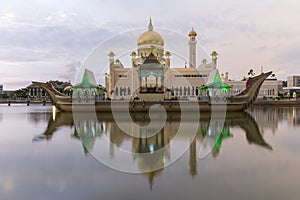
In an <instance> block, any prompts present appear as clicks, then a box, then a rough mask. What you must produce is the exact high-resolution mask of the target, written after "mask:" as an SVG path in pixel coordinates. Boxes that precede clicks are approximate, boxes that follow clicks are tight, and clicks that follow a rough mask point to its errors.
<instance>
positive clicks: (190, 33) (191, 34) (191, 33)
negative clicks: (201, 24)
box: [189, 28, 197, 37]
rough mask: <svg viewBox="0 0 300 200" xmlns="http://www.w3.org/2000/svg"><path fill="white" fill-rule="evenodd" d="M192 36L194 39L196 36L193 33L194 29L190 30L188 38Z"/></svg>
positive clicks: (194, 32)
mask: <svg viewBox="0 0 300 200" xmlns="http://www.w3.org/2000/svg"><path fill="white" fill-rule="evenodd" d="M192 36H194V37H196V36H197V33H196V31H194V28H192V30H191V32H189V37H192Z"/></svg>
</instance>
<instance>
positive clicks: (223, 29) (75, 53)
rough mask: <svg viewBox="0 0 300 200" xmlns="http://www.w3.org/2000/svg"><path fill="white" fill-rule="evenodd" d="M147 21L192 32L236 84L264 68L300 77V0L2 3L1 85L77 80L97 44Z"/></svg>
mask: <svg viewBox="0 0 300 200" xmlns="http://www.w3.org/2000/svg"><path fill="white" fill-rule="evenodd" d="M150 16H151V17H152V19H153V24H154V27H158V28H164V29H171V30H174V31H177V32H179V33H182V34H184V35H187V34H188V32H189V31H190V30H191V27H194V29H195V30H196V31H197V33H198V38H197V40H198V45H200V46H202V47H204V48H205V49H206V50H207V51H208V52H211V51H213V50H216V51H217V52H218V53H219V54H220V55H219V69H220V71H221V72H226V71H228V72H229V76H230V78H232V79H235V80H239V79H241V78H242V77H243V76H244V75H246V74H247V72H248V71H249V69H250V68H253V69H254V71H255V72H257V73H260V70H261V66H264V70H265V71H267V70H273V71H274V72H275V74H276V75H277V77H279V78H280V79H286V77H287V76H288V75H294V74H298V75H299V74H300V56H299V55H300V26H299V24H300V1H297V0H251V1H250V0H249V1H248V0H243V1H241V0H226V1H224V0H210V1H207V0H206V1H204V0H194V1H192V0H185V1H166V0H151V1H149V0H147V1H141V0H140V1H134V0H126V1H124V0H116V1H113V0H99V1H96V0H40V1H38V0H27V1H18V0H7V1H6V0H1V1H0V47H1V48H0V84H3V85H4V89H17V88H20V87H26V86H27V85H29V84H30V82H31V81H32V80H37V81H47V80H50V79H52V80H55V79H59V80H71V81H73V80H74V79H75V74H76V70H78V68H79V66H80V63H83V62H84V59H85V58H86V57H87V56H88V54H89V53H90V52H91V51H92V50H93V49H94V48H95V47H96V46H97V45H98V44H99V43H102V42H104V41H106V40H107V39H109V38H111V36H112V35H117V34H120V33H122V32H125V31H131V30H135V29H140V28H143V29H145V30H146V27H147V25H148V21H149V17H150ZM143 29H141V30H143ZM142 32H143V31H141V34H142ZM136 40H137V38H136ZM187 40H188V38H187ZM134 42H136V41H134ZM134 45H135V43H134ZM123 59H126V57H124V58H123ZM128 59H130V58H129V57H128Z"/></svg>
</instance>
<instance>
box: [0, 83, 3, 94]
mask: <svg viewBox="0 0 300 200" xmlns="http://www.w3.org/2000/svg"><path fill="white" fill-rule="evenodd" d="M0 94H3V85H0Z"/></svg>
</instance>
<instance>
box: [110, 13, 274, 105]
mask: <svg viewBox="0 0 300 200" xmlns="http://www.w3.org/2000/svg"><path fill="white" fill-rule="evenodd" d="M188 37H189V41H188V45H189V64H188V66H183V67H182V68H171V53H170V52H169V51H165V50H164V40H163V38H162V37H161V35H160V34H159V33H157V32H156V31H155V30H154V28H153V25H152V21H151V19H150V22H149V25H148V30H147V31H146V32H144V33H143V34H142V35H141V36H140V37H139V38H138V41H137V52H136V51H133V52H132V53H131V55H130V56H131V61H132V62H131V63H132V64H131V66H130V67H125V66H123V64H122V63H121V61H120V60H119V59H115V54H114V53H113V52H112V51H111V52H110V53H109V54H108V56H109V72H108V73H107V74H106V76H105V88H106V91H107V93H106V95H107V97H108V98H111V99H132V98H135V97H138V98H139V99H156V100H157V99H161V100H163V99H170V98H174V97H176V98H178V99H194V98H198V97H199V96H200V94H199V90H198V88H200V87H201V86H204V85H205V84H206V83H207V81H208V80H209V79H211V77H209V76H212V74H214V76H215V75H216V74H219V72H218V70H217V59H218V58H217V56H218V53H217V52H216V51H213V52H212V53H211V60H210V61H207V60H206V59H203V61H202V63H201V65H198V66H197V63H196V60H197V59H196V58H197V57H196V56H197V54H196V53H197V52H196V44H197V40H196V37H197V33H196V32H195V31H194V30H193V29H192V30H191V31H190V32H189V34H188ZM212 72H214V73H212ZM213 79H214V78H213ZM222 80H223V82H225V83H227V84H228V85H230V86H231V87H232V88H231V92H230V93H237V92H239V91H241V90H242V89H244V88H245V87H246V82H245V81H244V82H241V81H240V82H239V81H237V82H234V81H230V82H228V74H226V77H222ZM267 87H270V86H269V85H268V86H267ZM271 87H272V88H268V91H272V94H273V96H277V90H278V84H272V86H271ZM263 90H265V88H264V85H263V86H262V88H261V91H263ZM209 92H210V94H209V95H210V96H214V95H219V94H218V93H216V91H215V92H214V93H212V92H211V91H209ZM219 92H222V91H219ZM227 92H228V91H227ZM266 94H269V96H272V95H271V93H266V92H260V96H261V95H266ZM205 95H206V94H205Z"/></svg>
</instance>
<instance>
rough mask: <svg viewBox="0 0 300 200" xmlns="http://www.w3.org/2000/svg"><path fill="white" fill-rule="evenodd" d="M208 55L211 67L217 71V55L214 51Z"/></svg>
mask: <svg viewBox="0 0 300 200" xmlns="http://www.w3.org/2000/svg"><path fill="white" fill-rule="evenodd" d="M210 55H211V59H212V67H213V69H217V60H218V55H219V54H218V53H217V52H216V51H213V52H212V53H211V54H210Z"/></svg>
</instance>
